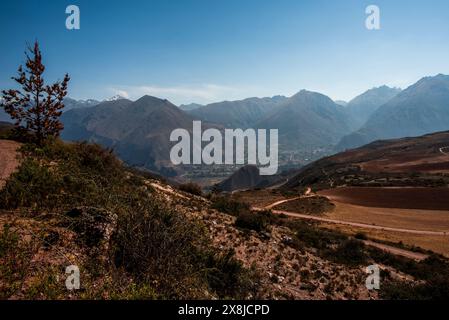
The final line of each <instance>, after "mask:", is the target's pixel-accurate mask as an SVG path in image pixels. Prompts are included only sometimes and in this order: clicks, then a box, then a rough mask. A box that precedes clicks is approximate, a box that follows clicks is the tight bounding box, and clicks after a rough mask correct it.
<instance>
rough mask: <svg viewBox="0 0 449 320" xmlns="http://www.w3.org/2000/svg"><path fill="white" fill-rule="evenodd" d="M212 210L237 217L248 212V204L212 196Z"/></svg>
mask: <svg viewBox="0 0 449 320" xmlns="http://www.w3.org/2000/svg"><path fill="white" fill-rule="evenodd" d="M212 208H213V209H216V210H218V211H221V212H223V213H227V214H230V215H233V216H238V215H239V214H240V213H243V212H249V211H250V206H249V204H247V203H244V202H240V201H236V200H234V199H232V198H230V197H226V196H213V197H212Z"/></svg>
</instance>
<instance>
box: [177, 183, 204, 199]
mask: <svg viewBox="0 0 449 320" xmlns="http://www.w3.org/2000/svg"><path fill="white" fill-rule="evenodd" d="M178 189H179V190H181V191H184V192H187V193H190V194H193V195H195V196H202V195H203V191H202V190H201V187H200V186H199V185H198V184H196V183H192V182H189V183H183V184H181V185H179V187H178Z"/></svg>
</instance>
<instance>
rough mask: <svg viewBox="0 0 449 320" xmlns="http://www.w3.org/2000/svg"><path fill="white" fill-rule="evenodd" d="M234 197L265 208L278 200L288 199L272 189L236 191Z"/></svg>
mask: <svg viewBox="0 0 449 320" xmlns="http://www.w3.org/2000/svg"><path fill="white" fill-rule="evenodd" d="M232 197H233V198H234V199H236V200H238V201H241V202H246V203H248V204H250V205H251V206H253V207H259V208H263V207H266V206H268V205H270V204H272V203H274V202H276V201H279V200H284V199H287V198H286V197H285V196H283V195H282V194H280V193H277V192H274V191H272V190H251V191H242V192H238V193H234V194H233V195H232Z"/></svg>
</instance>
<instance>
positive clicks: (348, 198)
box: [319, 187, 449, 210]
mask: <svg viewBox="0 0 449 320" xmlns="http://www.w3.org/2000/svg"><path fill="white" fill-rule="evenodd" d="M319 194H320V195H323V196H326V197H328V198H329V199H331V200H332V201H337V202H342V203H349V204H353V205H358V206H365V207H376V208H401V209H422V210H449V188H421V187H418V188H375V187H343V188H336V189H330V190H324V191H320V192H319Z"/></svg>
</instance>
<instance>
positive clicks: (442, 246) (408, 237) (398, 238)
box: [322, 223, 449, 258]
mask: <svg viewBox="0 0 449 320" xmlns="http://www.w3.org/2000/svg"><path fill="white" fill-rule="evenodd" d="M322 226H323V227H326V228H329V229H332V230H337V231H340V232H342V233H345V234H348V235H356V234H358V233H363V234H365V235H366V236H367V237H369V238H370V239H372V240H379V241H387V242H391V243H400V242H402V243H403V244H404V245H406V246H410V247H420V248H422V249H425V250H431V251H433V252H435V253H439V254H442V255H444V256H446V257H448V258H449V236H448V237H444V236H428V235H416V234H410V233H401V232H393V231H384V230H375V229H368V228H360V227H352V226H346V225H336V224H328V223H323V224H322Z"/></svg>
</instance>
